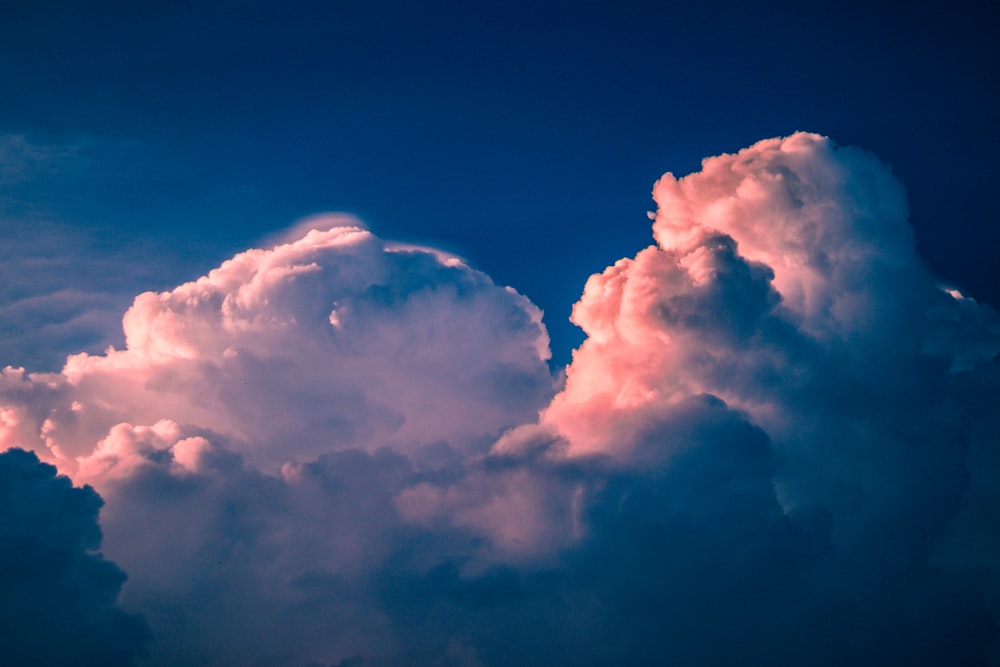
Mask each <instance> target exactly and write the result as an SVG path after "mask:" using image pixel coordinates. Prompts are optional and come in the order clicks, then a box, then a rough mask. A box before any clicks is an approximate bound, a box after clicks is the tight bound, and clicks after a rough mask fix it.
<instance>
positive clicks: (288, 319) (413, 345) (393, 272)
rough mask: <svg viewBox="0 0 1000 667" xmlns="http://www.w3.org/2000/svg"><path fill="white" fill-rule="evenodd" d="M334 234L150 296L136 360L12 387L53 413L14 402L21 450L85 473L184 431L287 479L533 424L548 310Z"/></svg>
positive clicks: (144, 302) (70, 368) (542, 395)
mask: <svg viewBox="0 0 1000 667" xmlns="http://www.w3.org/2000/svg"><path fill="white" fill-rule="evenodd" d="M313 222H314V223H315V224H322V223H323V222H324V221H323V220H320V221H313ZM325 222H326V223H327V225H328V226H326V227H323V228H322V229H312V230H310V231H309V232H308V233H306V234H305V235H304V236H302V237H301V238H299V239H297V240H296V241H294V242H290V243H283V244H279V245H276V246H275V247H273V248H270V249H263V250H250V251H247V252H245V253H241V254H239V255H237V256H236V257H234V258H232V259H231V260H229V261H227V262H225V263H224V264H223V265H222V266H220V267H219V268H217V269H215V270H213V271H212V272H211V273H209V274H208V275H207V276H205V277H203V278H200V279H199V280H197V281H194V282H191V283H187V284H184V285H181V286H180V287H178V288H176V289H174V290H172V291H170V292H164V293H159V294H157V293H152V292H150V293H145V294H142V295H140V296H138V297H137V298H136V299H135V302H134V303H133V305H132V307H131V308H130V309H129V310H128V312H127V313H126V314H125V317H124V319H123V326H124V331H125V339H126V347H125V349H123V350H114V349H109V350H108V352H107V353H106V354H104V355H88V354H79V355H75V356H71V357H70V358H69V359H68V360H67V362H66V365H65V367H64V368H63V370H62V372H61V373H58V374H49V375H46V376H41V375H37V376H33V377H32V379H25V378H26V376H24V374H23V373H21V371H18V370H11V369H8V370H7V371H5V381H6V382H7V383H8V384H12V385H14V384H17V383H18V382H20V381H22V380H24V382H26V383H27V385H31V386H32V387H38V386H42V385H44V386H45V387H46V391H48V392H49V393H50V394H51V397H52V404H51V405H48V406H46V408H45V410H44V411H43V412H39V411H38V410H36V409H35V408H34V406H33V405H31V404H30V402H29V403H20V404H19V403H18V401H17V400H16V398H13V397H12V395H11V394H8V395H7V398H6V399H5V400H4V403H6V405H7V410H8V412H9V413H10V415H11V417H10V419H11V420H16V422H17V423H18V424H19V425H21V426H20V431H19V435H21V436H22V440H21V442H24V443H25V444H30V445H31V446H33V447H36V448H38V449H39V451H41V452H43V453H45V455H46V456H47V458H48V459H50V460H52V461H55V462H58V463H59V465H60V466H61V467H63V468H64V469H66V470H68V471H74V470H75V466H76V461H77V459H82V458H85V457H87V456H89V455H90V454H91V453H92V452H93V450H94V447H95V445H96V443H98V442H99V441H101V439H102V438H104V437H105V435H106V434H107V433H108V432H109V429H111V428H112V427H114V426H115V425H116V424H119V423H129V424H136V425H153V424H155V423H157V422H158V421H160V420H162V419H170V420H173V421H174V422H177V423H180V424H189V425H195V426H198V427H200V428H204V429H209V430H211V431H213V432H215V433H217V434H219V435H220V436H223V437H225V438H228V439H230V440H233V441H238V442H239V448H240V450H241V451H242V452H243V453H244V454H245V455H246V456H248V457H250V458H251V459H252V460H253V461H254V462H255V463H259V464H261V465H271V466H272V467H276V466H278V465H280V464H281V463H283V462H285V461H286V460H307V459H310V458H313V457H315V456H316V455H318V454H321V453H323V452H326V451H329V450H332V449H345V448H348V447H362V448H368V449H376V448H378V447H380V446H383V445H392V446H395V447H398V448H401V449H414V448H420V447H425V446H428V445H434V444H437V443H442V442H443V443H446V444H449V445H451V446H460V447H464V448H472V449H476V448H480V449H485V448H486V447H488V445H489V441H490V439H491V438H492V437H495V436H496V435H497V434H498V433H499V432H500V431H501V430H503V429H504V428H506V427H509V426H511V425H514V424H516V423H518V422H520V421H523V420H526V419H530V418H531V417H532V416H533V415H534V413H535V412H536V411H537V407H538V405H539V404H540V403H542V402H543V401H544V400H545V399H546V397H547V396H548V395H549V394H550V393H551V388H552V381H551V379H550V375H549V372H548V367H547V365H546V359H547V355H548V337H547V335H546V332H545V329H544V327H543V325H542V324H541V312H540V311H539V310H538V309H537V308H535V306H533V305H532V304H531V303H530V302H529V301H528V300H527V299H526V298H524V297H523V296H521V295H519V294H517V293H516V292H514V291H513V290H510V289H504V288H501V287H498V286H496V285H494V284H493V283H492V281H490V279H489V278H488V277H486V276H485V275H483V274H481V273H479V272H477V271H474V270H473V269H470V268H469V267H467V266H466V265H465V264H463V263H462V262H461V261H460V260H458V259H455V258H447V257H442V256H438V255H435V254H432V253H430V252H424V251H420V250H417V249H394V248H389V247H387V246H386V244H384V243H383V242H382V241H381V240H379V239H378V238H377V237H375V236H374V235H372V234H371V233H370V232H368V231H366V230H364V229H362V228H360V227H357V226H344V224H343V223H344V221H343V220H342V219H334V220H328V221H325ZM333 223H335V224H333ZM33 390H35V389H33ZM24 391H29V390H28V389H27V388H24ZM16 392H17V390H15V392H14V393H15V394H16ZM24 429H30V430H33V431H34V435H33V437H27V438H25V437H24V436H25V431H24ZM9 444H15V443H9Z"/></svg>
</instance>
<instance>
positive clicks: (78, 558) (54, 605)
mask: <svg viewBox="0 0 1000 667" xmlns="http://www.w3.org/2000/svg"><path fill="white" fill-rule="evenodd" d="M101 504H102V502H101V498H100V496H98V495H97V493H96V492H95V491H94V490H93V489H92V488H90V487H82V488H78V487H74V486H73V484H72V482H71V481H70V480H69V478H67V477H65V476H61V475H57V474H56V469H55V468H54V467H53V466H51V465H48V464H46V463H41V462H40V461H39V460H38V457H36V456H35V455H34V454H33V453H31V452H26V451H24V450H20V449H11V450H8V451H6V452H4V453H2V454H0V587H2V589H3V595H2V596H0V647H2V649H0V651H2V657H3V662H4V664H7V665H12V666H18V667H20V666H25V667H26V666H29V665H38V666H47V665H58V664H73V665H92V666H94V667H97V666H112V665H117V666H122V667H124V666H125V665H135V664H137V662H136V661H137V658H138V657H139V656H140V655H142V654H143V653H144V651H145V648H146V647H147V645H148V643H149V639H150V635H149V630H148V629H147V627H146V624H145V622H144V620H143V619H142V617H141V616H137V615H134V614H130V613H127V612H125V611H124V610H123V609H122V608H121V607H120V606H119V604H118V594H119V591H120V590H121V587H122V584H123V583H124V582H125V574H124V573H123V572H122V571H121V570H120V569H119V568H118V567H117V566H116V565H115V564H114V563H112V562H111V561H108V560H106V559H105V558H104V557H103V556H102V555H101V554H100V553H99V552H98V549H99V548H100V546H101V529H100V528H99V527H98V523H97V517H98V510H99V509H100V507H101Z"/></svg>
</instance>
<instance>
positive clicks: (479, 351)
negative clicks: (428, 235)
mask: <svg viewBox="0 0 1000 667" xmlns="http://www.w3.org/2000/svg"><path fill="white" fill-rule="evenodd" d="M654 198H655V200H656V202H657V204H658V212H657V214H656V218H655V220H654V224H653V235H654V238H655V241H656V243H655V244H654V245H651V246H649V247H648V248H645V249H643V250H641V251H640V252H639V253H638V254H637V255H636V256H635V257H632V258H626V259H622V260H619V261H618V262H616V263H615V264H614V265H613V266H611V267H608V268H607V269H606V270H605V271H604V272H603V273H600V274H597V275H594V276H593V277H591V279H590V280H589V281H588V282H587V285H586V286H585V289H584V293H583V296H582V297H581V299H580V301H579V303H578V304H577V305H576V307H575V309H574V311H573V319H574V321H575V322H576V323H577V324H578V325H579V326H581V327H582V328H583V329H584V331H585V332H586V334H587V339H586V340H585V342H584V343H583V344H582V345H581V346H580V348H579V349H578V350H576V351H575V353H574V356H573V361H572V363H571V364H570V366H569V367H568V368H567V369H566V375H565V383H564V385H563V386H562V387H561V388H559V390H558V392H557V393H555V395H554V396H553V392H554V386H553V380H552V378H551V376H550V374H549V372H548V369H547V366H546V363H545V362H546V359H547V358H548V341H547V337H546V335H545V330H544V327H543V326H542V324H541V313H540V312H539V311H538V310H537V308H535V307H534V306H533V305H531V303H530V302H529V301H528V300H527V299H526V298H524V297H522V296H520V295H518V294H517V293H515V292H513V291H512V290H510V289H504V288H500V287H497V286H496V285H494V284H493V283H492V281H490V280H489V278H487V277H486V276H484V275H483V274H481V273H478V272H476V271H474V270H472V269H470V268H469V267H467V266H466V265H465V264H464V263H462V262H461V261H460V260H458V259H456V258H453V257H449V256H447V255H445V254H443V253H437V252H434V251H430V250H428V249H421V248H412V247H404V246H394V245H392V244H389V243H386V242H383V241H381V240H379V239H378V238H376V237H375V236H373V235H372V234H371V233H370V232H368V231H366V230H364V229H363V228H361V227H360V226H358V225H357V224H356V223H355V222H353V221H350V220H345V219H343V218H335V219H322V220H319V221H310V222H309V224H307V225H305V226H300V227H298V228H297V229H296V232H295V234H293V235H290V236H288V237H287V238H283V239H280V240H279V241H278V242H277V244H276V245H275V246H274V247H272V248H270V249H262V250H251V251H248V252H246V253H241V254H240V255H237V256H236V257H234V258H233V259H232V260H230V261H228V262H226V263H224V264H223V265H222V266H221V267H219V268H218V269H216V270H214V271H212V272H210V273H209V274H208V275H207V276H205V277H203V278H201V279H199V280H197V281H195V282H192V283H188V284H185V285H182V286H180V287H178V288H177V289H175V290H172V291H170V292H165V293H162V294H152V293H150V294H144V295H140V296H139V297H138V298H137V299H136V300H135V303H134V304H133V306H132V308H131V309H130V310H129V312H128V313H127V314H126V316H125V319H124V327H125V333H126V339H127V346H126V348H125V349H124V350H111V351H109V352H108V353H107V354H106V355H101V356H96V355H77V356H73V357H70V358H69V359H68V360H67V363H66V366H65V368H64V369H63V371H62V372H61V373H50V374H31V373H26V372H24V371H22V370H20V369H10V368H8V369H7V370H5V371H4V374H3V376H2V378H0V442H2V443H4V444H6V445H16V444H20V445H22V446H28V447H31V448H34V449H35V450H36V451H38V452H39V453H40V455H42V456H44V457H47V458H49V459H50V460H52V461H54V462H56V463H57V464H58V465H59V466H60V467H61V468H63V469H65V470H67V471H69V472H72V474H74V475H75V476H76V477H77V478H79V479H80V480H84V481H87V482H89V483H92V484H94V485H95V486H96V487H97V488H98V490H99V491H100V492H101V493H102V495H103V496H104V497H105V499H106V501H107V506H106V509H105V511H104V513H103V515H102V524H103V526H104V529H105V534H106V549H107V552H108V553H109V555H111V556H112V557H113V558H114V559H115V560H116V562H118V563H120V564H121V566H122V567H124V568H125V570H126V571H127V572H129V575H130V581H129V584H128V585H127V586H126V587H125V589H124V591H123V603H124V604H125V605H126V606H127V608H129V609H135V610H141V611H142V613H143V614H144V615H145V617H146V618H147V619H148V621H149V624H150V627H151V629H152V631H153V633H154V636H155V638H156V644H155V647H154V650H153V651H152V654H151V659H150V662H151V664H155V665H171V664H191V663H199V664H213V665H227V664H260V665H307V664H308V665H341V666H343V667H346V666H347V665H354V666H357V665H413V664H428V665H430V664H439V665H508V664H524V665H548V664H554V663H556V662H562V663H568V664H579V665H603V664H664V663H669V664H679V665H695V664H697V665H715V664H718V665H723V664H725V665H730V664H745V665H753V664H761V665H764V664H767V665H798V664H816V665H842V664H858V665H884V664H913V665H918V664H946V663H947V664H970V665H975V664H982V665H985V664H991V663H995V661H996V660H997V659H1000V653H998V651H997V643H996V639H997V621H998V619H1000V589H998V587H997V585H996V582H997V581H1000V579H998V578H997V575H998V574H1000V573H998V563H997V561H996V556H995V554H996V553H997V552H996V546H997V540H996V535H995V529H994V526H995V525H996V522H997V519H998V518H1000V517H997V516H996V507H998V506H1000V498H998V496H997V494H998V491H997V489H998V488H1000V484H998V482H1000V457H998V452H997V444H996V443H997V442H998V437H997V436H998V434H1000V423H998V420H1000V417H997V416H996V410H995V406H996V405H997V404H998V398H1000V393H998V392H1000V382H998V379H1000V373H998V367H997V365H998V354H1000V318H998V316H997V314H996V313H995V312H994V311H993V310H991V309H990V308H988V307H984V306H981V305H980V304H978V303H976V302H975V301H974V300H973V299H970V298H967V297H965V296H963V295H962V294H961V293H960V292H958V291H957V290H955V289H953V288H950V287H942V286H941V285H939V284H938V282H937V281H936V280H935V279H934V278H933V277H932V276H931V275H930V274H929V273H928V272H927V271H926V270H925V269H924V268H923V266H922V265H921V262H920V260H919V258H918V256H917V255H916V253H915V250H914V243H913V238H912V233H911V231H910V229H909V227H908V225H907V222H906V217H907V212H906V203H905V196H904V193H903V189H902V186H901V185H900V184H899V183H898V182H897V181H896V179H895V178H894V177H893V176H892V173H891V171H890V170H889V168H888V167H887V166H886V165H884V164H882V163H881V162H880V161H879V160H878V159H876V158H875V157H873V156H871V155H869V154H867V153H865V152H863V151H861V150H858V149H852V148H842V147H837V146H836V145H835V144H834V143H833V142H832V141H830V140H829V139H826V138H824V137H820V136H817V135H812V134H805V133H799V134H795V135H792V136H790V137H787V138H783V139H771V140H766V141H762V142H760V143H758V144H755V145H754V146H751V147H749V148H747V149H744V150H742V151H740V152H739V153H737V154H734V155H723V156H719V157H714V158H708V159H706V160H705V161H704V163H703V165H702V170H701V171H700V172H697V173H694V174H691V175H689V176H686V177H684V178H681V179H676V178H675V177H674V176H672V175H671V174H666V175H665V176H664V177H663V178H662V179H661V180H660V181H659V182H658V183H657V185H656V187H655V190H654ZM313 227H318V228H316V229H313ZM137 526H142V527H143V528H142V530H137V529H136V527H137ZM261 610H267V612H266V613H262V612H261Z"/></svg>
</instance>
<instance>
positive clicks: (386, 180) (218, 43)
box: [0, 2, 1000, 366]
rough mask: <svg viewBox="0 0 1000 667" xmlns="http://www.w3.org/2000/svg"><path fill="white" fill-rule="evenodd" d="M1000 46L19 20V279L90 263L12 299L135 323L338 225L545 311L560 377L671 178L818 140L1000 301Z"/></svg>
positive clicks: (803, 13) (478, 19)
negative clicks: (998, 265)
mask: <svg viewBox="0 0 1000 667" xmlns="http://www.w3.org/2000/svg"><path fill="white" fill-rule="evenodd" d="M997 32H998V31H997V22H996V19H995V17H994V16H993V15H991V14H990V13H989V11H988V10H987V9H986V8H985V5H982V3H968V4H963V3H953V4H950V5H949V6H948V8H947V10H945V11H942V10H940V9H932V8H924V7H922V6H911V7H906V8H905V9H900V8H899V7H896V6H893V5H892V4H891V3H876V5H875V6H872V5H870V4H867V3H836V4H834V3H819V4H816V3H764V4H763V5H762V4H759V3H726V2H723V3H713V4H712V5H711V6H708V5H700V4H698V3H670V2H663V3H649V2H615V3H589V2H584V3H579V2H572V3H571V2H537V3H536V2H532V3H519V2H514V3H502V4H497V3H480V2H464V3H458V2H455V3H447V2H431V3H402V2H333V3H330V2H302V3H296V4H295V5H294V6H292V5H286V4H278V3H237V2H198V3H193V2H192V3H186V2H179V3H141V4H139V3H126V2H95V3H87V4H86V5H83V4H80V3H69V2H64V3H60V2H6V3H4V4H3V6H2V8H0V99H2V100H3V103H2V104H0V134H2V135H3V136H5V137H12V136H16V137H21V138H23V139H24V140H25V141H27V142H29V144H30V145H31V146H33V147H34V148H35V149H36V152H37V153H39V154H38V155H36V157H35V158H34V159H31V160H27V159H25V158H23V157H21V158H16V159H15V158H11V155H12V154H13V153H12V151H11V150H9V149H8V150H7V153H6V160H7V162H8V164H9V163H10V162H11V160H20V161H21V162H22V163H25V162H26V164H19V165H18V166H17V169H16V171H17V173H18V174H19V176H18V177H17V178H13V177H12V176H10V173H13V172H12V171H11V170H10V169H8V175H7V177H6V178H5V181H4V197H3V199H2V200H0V206H2V209H0V225H2V226H3V228H4V235H5V236H7V237H8V238H11V239H18V241H17V244H13V243H12V244H11V245H10V246H9V247H8V250H7V252H6V253H5V256H4V259H5V261H6V262H7V263H8V264H9V263H10V262H11V261H12V258H10V257H9V255H14V254H17V255H18V256H19V257H24V256H25V255H29V254H31V252H32V251H31V250H29V249H28V247H29V246H30V247H31V248H34V252H35V253H36V254H42V255H45V256H47V257H49V258H50V259H51V256H52V255H53V254H58V253H67V256H73V257H77V256H79V259H73V261H69V260H67V261H66V262H65V263H64V265H62V266H61V268H60V269H59V270H58V276H52V275H50V276H41V275H38V274H37V273H31V272H32V271H44V270H45V269H44V268H39V267H38V266H37V265H36V264H31V265H28V266H27V268H24V269H23V270H18V271H17V273H18V277H17V278H16V279H10V280H9V281H8V287H7V288H6V293H5V294H4V295H3V297H4V300H5V302H10V301H11V300H16V298H17V296H18V295H21V296H23V295H24V294H28V293H31V294H39V293H42V292H45V291H51V290H54V289H56V288H58V287H60V286H63V287H64V286H66V285H72V286H73V287H75V288H77V289H79V290H81V291H90V292H98V293H100V294H101V295H103V296H101V297H94V298H101V299H103V301H102V304H104V305H105V307H106V308H107V310H108V312H109V313H110V312H111V311H113V310H117V311H118V312H121V310H123V309H124V307H126V306H127V305H128V303H129V302H130V299H131V296H132V295H134V294H135V293H137V292H138V291H142V290H145V289H167V288H169V287H171V286H173V285H175V284H177V283H178V282H180V281H182V280H187V279H191V278H193V277H195V276H197V275H201V274H202V273H203V272H204V271H205V270H206V269H207V268H209V267H211V266H214V265H216V264H217V263H218V262H219V261H221V260H222V259H224V258H226V257H228V256H231V255H232V254H233V253H234V252H237V251H239V250H242V249H244V248H247V247H250V246H252V245H254V244H256V243H259V242H260V240H261V239H262V238H264V237H266V236H267V235H268V234H271V233H274V232H276V231H278V230H281V229H283V228H286V227H288V226H290V225H291V224H293V223H294V222H295V221H296V220H298V219H299V218H301V217H303V216H305V215H309V214H313V213H317V212H321V211H347V212H351V213H354V214H356V215H358V216H359V217H361V218H362V219H363V220H365V221H366V222H367V223H368V224H369V225H370V226H371V227H372V229H373V230H375V231H376V232H377V233H378V234H379V235H381V236H383V237H385V238H395V239H400V240H405V241H413V242H422V243H432V244H434V245H437V246H440V247H444V248H446V249H449V250H451V251H453V252H456V253H458V254H460V255H462V256H464V257H466V258H467V259H469V260H470V261H471V262H472V263H473V264H474V265H475V266H477V267H479V268H481V269H483V270H484V271H486V272H487V273H488V274H490V275H491V276H493V277H494V279H495V280H497V281H498V282H501V283H504V284H510V285H513V286H514V287H516V288H517V289H518V290H520V291H521V292H522V293H525V294H527V295H528V296H529V297H530V298H531V299H532V300H533V301H535V303H537V304H538V305H539V306H540V307H541V308H542V309H543V310H544V311H545V312H546V324H547V325H548V327H549V329H550V331H551V333H552V336H553V348H554V355H555V362H556V363H557V364H562V363H565V362H566V361H568V359H569V350H570V349H571V348H572V347H574V346H575V345H576V344H578V343H579V341H580V340H582V335H581V334H580V333H579V331H578V330H577V329H575V327H573V326H572V325H571V324H569V323H568V321H567V318H568V315H569V309H570V306H571V304H572V303H573V302H574V301H575V300H576V298H577V297H578V296H579V294H580V291H581V289H582V286H583V282H584V281H585V280H586V278H587V276H589V275H590V274H591V273H593V272H594V271H596V270H599V269H600V268H601V267H603V266H605V265H606V264H608V263H610V262H613V261H614V260H615V259H617V258H618V257H622V256H624V255H626V254H629V253H631V252H633V251H634V249H635V248H637V247H639V246H640V245H643V244H646V243H647V242H648V239H649V225H648V220H647V219H646V217H645V214H646V211H648V210H650V209H652V202H651V201H650V197H649V193H650V190H651V188H652V184H653V182H654V181H655V180H656V179H657V178H658V177H659V176H660V175H661V174H662V173H663V172H665V171H668V170H669V171H673V172H675V173H677V174H679V175H680V174H684V173H688V172H690V171H694V170H696V169H697V168H698V164H699V161H700V160H701V158H703V157H705V156H707V155H715V154H719V153H722V152H732V151H735V150H738V149H739V148H741V147H743V146H747V145H749V144H750V143H752V142H754V141H756V140H758V139H762V138H765V137H770V136H780V135H787V134H789V133H791V132H793V131H796V130H808V131H813V132H818V133H821V134H825V135H828V136H830V137H832V138H833V139H834V140H835V141H837V142H838V143H840V144H849V145H859V146H862V147H864V148H866V149H868V150H870V151H872V152H874V153H875V154H876V155H879V156H880V157H882V158H883V159H884V160H886V161H887V162H888V163H889V164H890V165H891V166H892V167H893V169H894V170H895V172H896V174H897V175H898V176H899V177H900V178H901V180H902V181H903V182H904V184H905V185H906V187H907V188H908V191H909V197H910V204H911V211H912V222H913V225H914V226H915V228H916V232H917V237H918V241H919V246H920V251H921V255H922V257H923V258H924V260H925V261H926V262H927V264H928V265H929V266H930V268H931V269H932V270H934V271H935V272H936V273H937V274H938V275H939V276H942V277H943V278H945V279H948V280H951V281H953V282H954V283H955V284H956V285H958V286H960V287H961V288H962V289H963V290H964V291H965V292H967V293H970V294H972V295H974V296H978V297H979V298H981V299H985V300H986V301H988V302H991V303H994V304H996V303H998V302H1000V292H997V289H998V288H997V287H996V285H997V281H996V276H995V271H994V268H993V267H994V265H995V262H994V261H993V248H994V247H995V246H996V242H997V240H998V239H997V232H996V226H995V225H994V224H993V222H992V217H993V214H992V210H991V209H990V208H989V206H990V203H989V200H990V197H989V195H988V193H989V191H990V189H991V187H992V184H993V181H994V177H995V172H996V169H995V166H994V156H995V155H996V154H997V151H998V148H1000V140H998V138H997V133H996V131H995V123H996V120H997V117H996V109H997V92H996V86H995V85H994V83H993V77H992V76H991V73H992V72H995V71H996V70H997V66H998V64H1000V63H998V47H997V46H996V44H997V43H998V41H1000V40H998V39H997ZM33 230H40V231H37V232H35V231H33ZM46 230H47V231H46ZM60 238H61V239H64V241H59V240H58V239H60ZM25 244H27V246H26V245H25ZM15 245H16V248H17V249H16V250H15V249H13V248H14V247H15ZM110 266H118V267H123V266H128V267H129V269H127V270H121V269H119V270H118V271H117V275H111V273H112V271H113V270H112V269H110V268H109V267H110ZM31 267H35V268H31ZM15 283H16V284H15ZM11 285H13V287H12V286H11ZM42 285H45V287H44V288H43V287H42ZM107 321H109V322H110V326H111V328H113V329H114V331H115V333H113V336H119V334H118V333H117V328H116V327H117V325H116V324H115V323H114V321H113V320H110V319H108V320H107ZM17 326H19V325H17V324H15V323H14V321H13V319H10V320H9V321H8V323H7V325H6V327H7V329H16V328H17ZM25 326H26V327H27V326H28V324H27V323H26V324H25ZM101 326H104V325H103V324H102V325H101ZM94 327H96V325H94ZM94 327H92V328H91V329H90V330H88V331H87V332H85V333H81V334H80V335H79V336H77V337H75V338H73V337H69V336H68V334H67V337H65V338H64V339H61V340H64V341H65V344H64V345H63V347H59V349H58V352H59V353H60V354H65V353H66V352H70V351H73V349H70V348H72V346H73V345H76V346H77V347H80V346H83V347H87V346H88V345H89V346H90V347H91V348H92V347H93V346H95V345H96V346H98V347H100V346H101V345H102V344H103V343H104V342H105V341H104V338H103V337H102V336H100V335H98V333H97V332H96V329H95V328H94ZM13 333H14V335H20V334H19V333H18V331H14V332H13ZM21 333H23V331H22V332H21ZM54 345H55V344H54ZM64 348H66V349H64ZM11 349H16V350H17V355H18V359H15V360H14V361H18V362H21V363H30V362H33V361H41V360H42V357H40V356H39V353H38V352H32V351H29V350H28V349H27V348H25V347H24V346H23V345H20V344H17V345H13V347H11ZM88 349H89V348H88ZM57 358H58V355H56V356H52V357H50V358H46V359H44V361H45V363H46V364H47V365H49V366H53V365H57V364H56V361H55V359H57Z"/></svg>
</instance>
